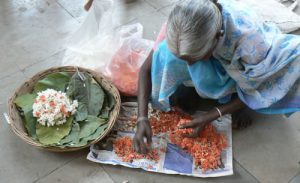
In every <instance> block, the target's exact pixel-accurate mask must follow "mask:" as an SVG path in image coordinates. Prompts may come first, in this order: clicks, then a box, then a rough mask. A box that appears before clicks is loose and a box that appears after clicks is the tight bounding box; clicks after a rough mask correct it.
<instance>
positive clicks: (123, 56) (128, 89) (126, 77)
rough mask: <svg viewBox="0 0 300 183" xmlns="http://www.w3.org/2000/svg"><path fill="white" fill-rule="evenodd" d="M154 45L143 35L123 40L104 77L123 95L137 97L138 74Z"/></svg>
mask: <svg viewBox="0 0 300 183" xmlns="http://www.w3.org/2000/svg"><path fill="white" fill-rule="evenodd" d="M124 28H125V29H126V28H128V27H124ZM121 32H122V31H121ZM126 32H127V31H124V33H126ZM123 38H124V37H123ZM153 44H154V42H153V41H150V40H146V39H142V38H141V35H140V36H137V35H136V36H129V37H127V38H125V39H123V40H122V44H121V47H120V48H119V49H118V51H117V52H116V53H115V55H114V56H113V58H112V60H111V61H110V62H109V63H108V64H107V66H106V68H105V72H104V75H105V76H106V77H107V78H109V79H110V80H111V81H112V82H113V83H114V84H115V86H116V87H117V88H118V90H119V91H120V92H121V94H123V95H126V96H136V95H137V88H138V74H139V71H140V68H141V66H142V64H143V63H144V61H145V60H146V58H147V57H148V55H149V54H150V52H151V50H152V48H153Z"/></svg>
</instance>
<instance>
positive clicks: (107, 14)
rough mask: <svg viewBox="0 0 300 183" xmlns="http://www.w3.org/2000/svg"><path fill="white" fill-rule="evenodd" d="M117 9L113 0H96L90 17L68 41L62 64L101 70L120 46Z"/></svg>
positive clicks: (88, 16) (89, 13)
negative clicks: (116, 33) (114, 14)
mask: <svg viewBox="0 0 300 183" xmlns="http://www.w3.org/2000/svg"><path fill="white" fill-rule="evenodd" d="M113 12H114V4H113V1H112V0H94V2H93V5H92V7H91V9H90V10H89V12H88V15H87V18H86V19H85V21H84V22H83V24H82V25H81V26H80V28H79V29H78V30H77V31H76V32H75V33H74V34H73V35H72V36H71V37H70V38H69V39H68V41H67V44H66V52H65V55H64V58H63V61H62V65H71V66H81V67H85V68H89V69H92V70H95V71H99V69H101V68H103V67H104V66H105V65H106V64H107V63H108V62H109V61H110V60H111V58H112V56H113V55H114V53H115V52H116V50H117V49H118V42H117V41H116V40H115V27H116V26H117V23H116V21H117V20H115V19H113Z"/></svg>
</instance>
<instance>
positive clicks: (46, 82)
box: [34, 72, 71, 93]
mask: <svg viewBox="0 0 300 183" xmlns="http://www.w3.org/2000/svg"><path fill="white" fill-rule="evenodd" d="M70 79H71V76H70V74H68V73H66V72H57V73H53V74H49V75H47V76H46V77H45V78H44V79H42V80H40V81H38V82H37V83H36V84H35V86H34V91H35V92H36V93H37V92H41V91H44V90H46V89H49V88H50V89H54V90H57V91H65V89H66V86H67V84H68V83H69V81H70Z"/></svg>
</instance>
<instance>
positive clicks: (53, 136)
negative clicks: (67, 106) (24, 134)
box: [36, 117, 73, 145]
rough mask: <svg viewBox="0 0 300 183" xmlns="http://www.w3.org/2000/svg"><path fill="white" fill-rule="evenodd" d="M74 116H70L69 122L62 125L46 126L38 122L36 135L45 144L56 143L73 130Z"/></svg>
mask: <svg viewBox="0 0 300 183" xmlns="http://www.w3.org/2000/svg"><path fill="white" fill-rule="evenodd" d="M72 121H73V117H69V118H68V119H67V122H66V123H64V124H62V125H56V126H50V127H46V126H43V125H41V124H40V123H37V125H36V135H37V137H38V140H39V141H40V143H42V144H43V145H54V144H57V143H59V141H60V140H61V139H62V138H64V137H65V136H67V135H68V134H69V133H70V131H71V126H72Z"/></svg>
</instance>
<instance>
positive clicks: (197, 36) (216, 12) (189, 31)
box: [166, 0, 222, 60]
mask: <svg viewBox="0 0 300 183" xmlns="http://www.w3.org/2000/svg"><path fill="white" fill-rule="evenodd" d="M221 28H222V14H221V11H220V9H219V8H218V7H217V5H216V4H215V3H214V2H212V1H211V0H182V1H180V2H179V3H178V4H177V5H175V7H174V9H173V10H172V12H171V14H170V16H169V19H168V22H167V33H166V40H167V44H168V48H169V49H170V50H171V52H173V53H174V54H175V55H176V56H178V57H182V56H189V57H190V58H192V59H196V60H200V59H202V58H203V57H204V56H205V55H206V54H207V53H208V52H209V51H210V50H211V49H213V47H214V46H215V45H216V43H217V39H216V35H217V33H218V32H219V31H220V30H221Z"/></svg>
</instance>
